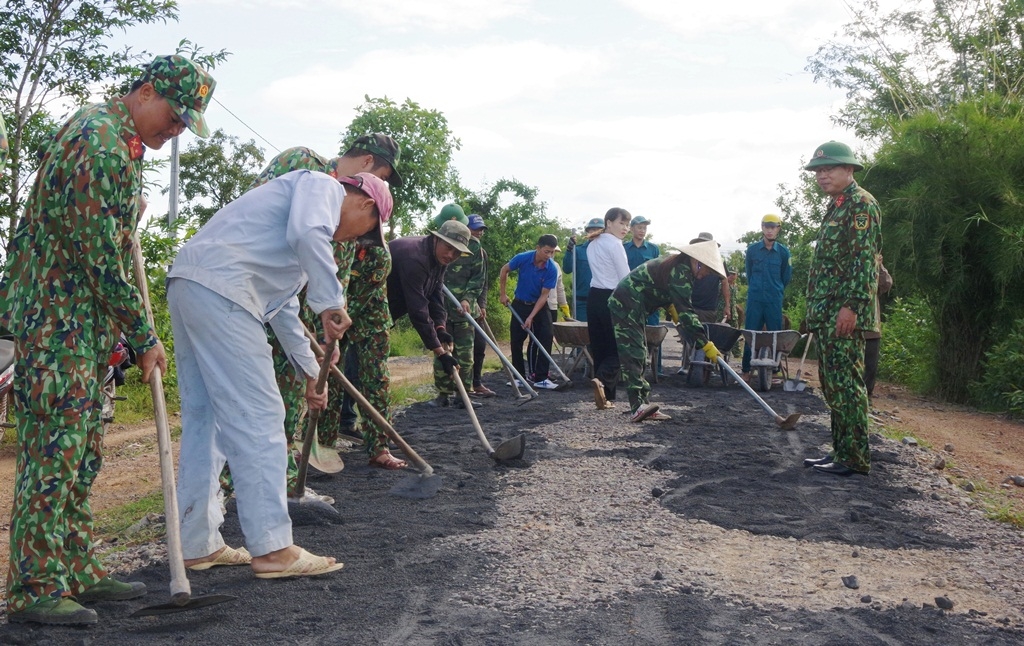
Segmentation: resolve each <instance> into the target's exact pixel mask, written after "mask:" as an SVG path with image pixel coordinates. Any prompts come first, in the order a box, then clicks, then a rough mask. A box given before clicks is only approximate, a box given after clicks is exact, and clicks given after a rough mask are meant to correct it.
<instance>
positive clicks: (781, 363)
mask: <svg viewBox="0 0 1024 646" xmlns="http://www.w3.org/2000/svg"><path fill="white" fill-rule="evenodd" d="M742 332H743V339H744V340H745V341H746V342H747V345H749V346H750V370H751V371H752V372H754V371H756V372H757V389H758V390H760V391H761V392H768V391H769V390H771V387H772V374H773V373H774V372H775V371H776V370H781V371H782V376H783V379H788V378H789V370H788V366H787V364H786V359H787V358H788V357H789V353H790V352H792V351H793V348H794V347H795V346H796V344H797V343H798V342H799V341H800V339H801V338H802V337H801V335H800V333H799V332H797V331H796V330H774V331H770V332H769V331H763V330H743V331H742Z"/></svg>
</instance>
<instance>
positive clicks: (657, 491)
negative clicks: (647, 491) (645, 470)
mask: <svg viewBox="0 0 1024 646" xmlns="http://www.w3.org/2000/svg"><path fill="white" fill-rule="evenodd" d="M651 495H652V496H654V497H655V498H661V497H662V496H663V495H665V490H664V489H662V488H661V487H655V488H654V489H651Z"/></svg>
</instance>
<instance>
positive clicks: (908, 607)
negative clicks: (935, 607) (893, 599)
mask: <svg viewBox="0 0 1024 646" xmlns="http://www.w3.org/2000/svg"><path fill="white" fill-rule="evenodd" d="M900 608H903V609H904V610H917V606H915V605H914V604H913V603H912V602H911V601H910V599H904V600H903V603H901V604H900Z"/></svg>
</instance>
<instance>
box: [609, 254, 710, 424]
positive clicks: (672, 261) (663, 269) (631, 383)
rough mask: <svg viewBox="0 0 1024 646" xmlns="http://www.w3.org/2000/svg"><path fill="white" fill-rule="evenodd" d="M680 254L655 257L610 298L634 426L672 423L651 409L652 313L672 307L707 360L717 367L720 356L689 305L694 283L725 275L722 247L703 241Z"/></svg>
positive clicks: (631, 419) (654, 408) (654, 406)
mask: <svg viewBox="0 0 1024 646" xmlns="http://www.w3.org/2000/svg"><path fill="white" fill-rule="evenodd" d="M681 251H682V253H678V254H673V255H670V256H661V257H658V258H655V259H654V260H651V261H648V262H647V263H644V264H642V265H640V266H639V267H637V268H636V269H634V270H633V271H631V272H629V274H628V275H627V276H626V277H625V278H623V279H622V282H620V283H619V286H618V287H617V288H616V289H615V291H614V292H612V295H611V297H610V298H609V299H608V309H609V311H610V312H611V315H612V324H613V325H614V326H615V344H616V345H617V346H618V348H619V362H620V364H621V368H622V382H623V384H625V386H626V392H627V393H628V395H629V411H630V413H631V417H630V421H631V422H642V421H644V420H645V419H655V420H664V419H670V418H669V416H668V415H665V414H663V413H661V412H659V410H658V408H659V407H658V405H657V404H653V405H652V404H650V396H651V386H650V384H649V383H647V380H646V379H644V370H645V369H646V368H647V359H648V351H647V334H646V330H645V325H646V322H647V317H648V316H649V315H650V313H651V312H653V311H654V310H656V309H658V308H660V307H669V306H674V307H675V310H676V311H678V312H681V316H680V319H681V320H682V322H683V326H684V327H683V329H684V331H685V332H686V333H687V334H688V335H689V336H690V337H691V338H694V339H697V343H698V344H699V345H701V346H703V350H704V354H705V355H707V357H708V360H709V361H712V362H714V361H715V360H716V359H717V357H718V355H719V352H718V349H717V348H716V347H715V344H714V343H712V342H711V341H708V339H707V336H706V335H705V334H704V326H703V324H701V322H700V319H698V318H697V314H696V312H694V310H693V306H692V304H691V303H690V295H691V294H692V293H693V283H694V281H695V280H697V279H698V278H703V277H704V276H706V275H708V274H710V273H711V272H714V273H716V274H718V275H719V276H724V275H725V268H724V267H723V265H722V258H721V256H719V254H718V246H717V244H716V243H715V242H714V241H707V242H699V243H696V244H690V245H686V246H685V247H683V248H682V249H681Z"/></svg>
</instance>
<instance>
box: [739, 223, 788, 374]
mask: <svg viewBox="0 0 1024 646" xmlns="http://www.w3.org/2000/svg"><path fill="white" fill-rule="evenodd" d="M781 231H782V218H780V217H779V216H777V215H774V214H772V213H769V214H768V215H766V216H764V217H763V218H761V239H760V240H759V241H757V242H755V243H754V244H752V245H750V246H749V247H747V254H746V264H747V312H746V322H745V323H744V325H743V327H744V328H746V329H748V330H761V329H765V330H781V329H783V325H782V297H783V294H784V293H785V291H786V285H788V284H789V279H790V278H792V276H793V267H792V266H790V264H789V249H787V248H786V245H784V244H782V243H781V242H779V241H778V237H779V233H780V232H781ZM743 376H744V378H749V376H750V348H749V347H745V348H744V349H743Z"/></svg>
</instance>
